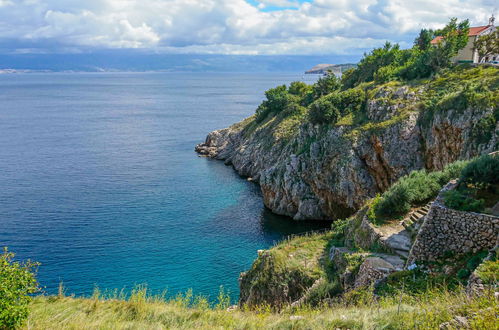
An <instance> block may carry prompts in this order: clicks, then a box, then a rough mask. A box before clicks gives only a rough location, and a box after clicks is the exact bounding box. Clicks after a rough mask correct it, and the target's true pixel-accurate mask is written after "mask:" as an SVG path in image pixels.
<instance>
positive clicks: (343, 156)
mask: <svg viewBox="0 0 499 330" xmlns="http://www.w3.org/2000/svg"><path fill="white" fill-rule="evenodd" d="M498 87H499V70H497V69H496V68H493V67H478V68H469V67H459V68H455V69H453V70H447V71H444V72H443V73H442V74H441V75H438V76H435V77H434V78H429V79H420V80H413V81H411V82H405V83H404V82H400V81H390V82H388V83H381V84H380V83H375V82H367V83H362V84H359V85H358V86H356V87H355V88H351V89H346V90H344V91H339V92H334V93H331V94H328V95H325V96H322V97H319V98H317V99H316V100H315V101H313V103H311V104H310V105H308V107H304V106H302V105H304V104H305V103H306V102H307V100H306V96H304V97H302V99H301V101H298V103H293V102H290V104H288V105H287V106H284V107H283V108H282V109H278V110H272V111H269V110H266V111H265V112H264V111H260V112H258V110H257V114H256V115H255V116H253V117H250V118H247V119H246V120H244V121H242V122H240V123H238V124H235V125H233V126H231V127H229V128H226V129H222V130H218V131H214V132H211V133H210V134H209V135H208V137H207V138H206V141H205V143H203V144H201V145H199V146H197V147H196V150H197V151H198V152H199V153H201V154H203V155H207V156H209V157H212V158H216V159H220V160H224V161H225V163H226V164H232V165H233V166H234V168H235V169H236V171H237V172H238V173H239V174H241V175H243V176H247V177H250V178H251V180H253V181H255V182H257V183H259V184H260V186H261V190H262V194H263V198H264V203H265V205H266V206H267V207H268V208H269V209H271V210H272V211H273V212H275V213H278V214H282V215H287V216H290V217H293V218H294V219H296V220H305V219H331V220H333V219H337V218H344V217H346V216H349V215H352V214H353V213H354V212H355V211H357V210H358V209H360V208H361V207H362V205H363V204H364V203H365V202H366V201H367V200H368V199H370V198H372V197H374V196H375V195H376V194H377V193H380V192H383V191H385V190H386V189H387V188H388V187H390V186H391V185H392V184H393V183H394V182H396V181H397V179H399V178H400V177H402V176H403V175H406V174H408V173H410V172H411V171H413V170H418V169H426V170H429V171H434V170H440V169H442V168H443V167H444V166H445V165H446V164H449V163H451V162H453V161H456V160H459V159H470V158H472V157H474V156H477V155H480V154H484V153H489V152H492V151H494V150H497V149H498V143H499V125H498V118H499V114H498V108H497V104H498V103H499V101H498V95H499V93H498ZM290 89H291V87H290ZM276 90H277V88H276ZM272 92H273V93H277V92H279V91H272ZM288 94H292V93H289V92H288ZM271 97H272V96H271ZM294 97H295V96H294V95H293V98H294ZM342 98H343V99H345V100H346V101H345V102H347V101H348V99H349V98H351V99H352V100H353V101H351V102H350V101H348V102H350V103H349V104H346V105H345V104H343V105H342V104H341V99H342ZM338 99H340V101H338ZM267 102H268V103H270V102H271V101H270V100H268V101H267ZM304 102H305V103H304ZM335 102H336V103H338V102H339V103H340V104H339V105H338V108H340V111H338V110H335V109H336V108H334V105H335ZM345 102H343V103H345ZM331 104H333V105H331ZM305 105H306V104H305ZM259 109H261V108H259ZM311 109H314V110H315V109H318V111H312V110H311ZM324 109H326V110H327V109H334V110H335V111H336V112H333V113H332V115H333V116H336V118H335V120H334V123H330V122H331V120H330V119H329V118H322V117H319V118H318V119H317V118H315V121H314V118H313V117H312V116H319V115H320V116H323V115H322V114H323V113H324V111H325V110H324ZM344 109H345V111H344ZM346 110H348V111H346ZM316 113H318V115H316ZM321 120H322V121H325V123H321V122H320V121H321ZM328 120H329V122H327V121H328ZM318 121H319V123H317V122H318Z"/></svg>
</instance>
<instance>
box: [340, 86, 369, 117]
mask: <svg viewBox="0 0 499 330" xmlns="http://www.w3.org/2000/svg"><path fill="white" fill-rule="evenodd" d="M338 102H339V104H338V107H339V108H340V111H341V114H342V115H346V114H349V113H355V112H359V111H362V110H364V107H365V104H366V92H365V91H364V90H363V89H360V88H351V89H347V90H346V91H343V92H341V93H340V94H339V99H338Z"/></svg>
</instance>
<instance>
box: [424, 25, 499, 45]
mask: <svg viewBox="0 0 499 330" xmlns="http://www.w3.org/2000/svg"><path fill="white" fill-rule="evenodd" d="M489 26H490V25H484V26H475V27H470V31H469V32H468V37H472V36H477V35H479V34H480V33H482V32H483V31H484V30H486V29H487V28H488V27H489ZM443 38H444V37H442V36H437V37H435V38H434V39H433V40H432V41H431V42H430V43H431V44H438V43H439V42H440V41H442V39H443Z"/></svg>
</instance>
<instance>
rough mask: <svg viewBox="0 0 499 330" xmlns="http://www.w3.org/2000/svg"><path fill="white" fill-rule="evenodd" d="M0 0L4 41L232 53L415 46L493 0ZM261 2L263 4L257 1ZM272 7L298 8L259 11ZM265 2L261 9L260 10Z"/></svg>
mask: <svg viewBox="0 0 499 330" xmlns="http://www.w3.org/2000/svg"><path fill="white" fill-rule="evenodd" d="M253 3H254V4H256V6H254V5H251V4H249V3H248V2H246V1H245V0H16V1H13V0H0V46H1V47H2V48H3V49H10V51H12V52H15V51H16V50H17V51H18V50H19V48H20V46H19V45H22V47H24V48H26V49H27V48H30V49H32V48H45V49H46V50H49V51H50V50H53V51H56V50H61V49H77V50H85V49H94V48H145V49H151V50H154V51H165V52H173V53H180V52H206V53H230V54H314V53H320V54H348V53H350V54H351V53H358V52H361V50H362V49H365V48H371V47H373V46H377V45H381V44H382V43H383V42H384V41H385V40H391V41H394V42H402V43H403V44H404V43H405V45H409V43H410V42H411V40H412V39H413V38H414V36H415V34H416V33H417V32H418V30H419V29H420V28H422V27H441V26H443V25H444V24H445V23H446V22H447V21H448V19H449V18H450V17H453V16H456V17H458V18H460V19H464V18H470V20H471V22H472V23H474V24H484V23H486V22H487V19H488V17H489V16H490V14H491V12H492V10H493V9H494V8H493V5H494V1H493V0H492V1H491V0H474V1H471V0H469V1H463V0H442V1H439V2H435V1H430V0H414V1H411V2H409V1H403V0H358V1H351V0H314V1H313V2H305V3H299V2H298V1H296V0H260V1H256V2H255V1H254V2H253ZM258 4H260V6H258ZM267 6H272V7H276V6H277V7H285V8H288V7H293V8H295V9H293V10H288V9H285V10H276V11H271V12H266V11H264V10H261V9H262V8H265V7H267ZM258 7H260V8H258Z"/></svg>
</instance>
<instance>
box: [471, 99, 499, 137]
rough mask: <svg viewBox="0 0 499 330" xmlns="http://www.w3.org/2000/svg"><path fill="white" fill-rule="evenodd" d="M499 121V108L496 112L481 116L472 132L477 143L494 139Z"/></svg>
mask: <svg viewBox="0 0 499 330" xmlns="http://www.w3.org/2000/svg"><path fill="white" fill-rule="evenodd" d="M498 121H499V108H497V109H496V110H495V112H494V114H490V115H488V116H485V117H483V118H481V119H480V120H479V121H478V122H477V123H476V124H475V126H474V127H473V130H472V134H473V138H474V139H475V141H476V143H478V144H482V143H487V142H489V141H490V139H492V136H493V134H494V132H495V129H496V123H497V122H498Z"/></svg>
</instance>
